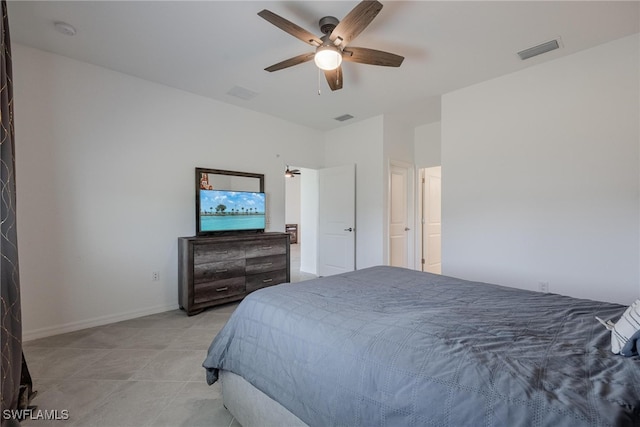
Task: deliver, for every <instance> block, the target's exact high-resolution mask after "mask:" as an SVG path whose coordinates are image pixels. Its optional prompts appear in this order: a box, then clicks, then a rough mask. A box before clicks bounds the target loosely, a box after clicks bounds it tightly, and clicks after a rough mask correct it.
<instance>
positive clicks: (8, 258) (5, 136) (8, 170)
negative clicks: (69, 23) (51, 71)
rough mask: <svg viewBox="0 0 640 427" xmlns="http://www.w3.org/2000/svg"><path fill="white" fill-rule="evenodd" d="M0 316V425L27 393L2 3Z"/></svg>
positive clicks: (25, 399) (23, 402) (6, 422)
mask: <svg viewBox="0 0 640 427" xmlns="http://www.w3.org/2000/svg"><path fill="white" fill-rule="evenodd" d="M0 33H1V34H0V37H1V38H2V40H1V41H0V50H1V51H0V119H1V124H0V183H1V186H0V299H1V301H0V302H1V305H0V321H1V322H2V325H1V328H2V329H1V336H0V345H1V350H2V371H1V372H0V375H1V377H0V379H1V380H2V381H1V382H2V396H1V399H0V400H1V405H0V409H1V411H0V419H1V420H2V426H11V425H17V423H18V421H17V419H16V417H14V416H6V412H5V411H6V410H18V409H26V407H27V406H28V405H29V401H30V399H31V397H32V393H31V387H32V385H31V377H30V375H29V370H28V369H27V365H26V362H25V360H24V357H23V354H22V323H21V316H20V276H19V274H18V241H17V240H18V239H17V233H16V181H15V157H14V153H15V150H14V147H15V140H14V127H13V78H12V71H11V66H12V64H11V40H10V37H9V19H8V16H7V2H6V0H2V21H1V22H0Z"/></svg>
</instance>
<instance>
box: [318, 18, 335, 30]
mask: <svg viewBox="0 0 640 427" xmlns="http://www.w3.org/2000/svg"><path fill="white" fill-rule="evenodd" d="M339 23H340V21H338V18H336V17H335V16H325V17H324V18H321V19H320V22H319V23H318V24H319V25H320V31H322V33H323V34H331V31H333V29H334V28H335V27H336V25H338V24H339Z"/></svg>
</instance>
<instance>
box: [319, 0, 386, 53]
mask: <svg viewBox="0 0 640 427" xmlns="http://www.w3.org/2000/svg"><path fill="white" fill-rule="evenodd" d="M380 10H382V4H381V3H380V2H379V1H376V0H373V1H370V0H364V1H362V2H360V3H359V4H358V5H357V6H356V7H354V8H353V9H352V10H351V12H349V13H347V16H345V17H344V18H343V19H342V21H340V23H339V24H338V25H336V28H334V29H333V31H332V32H331V35H330V36H329V39H330V40H331V41H332V42H334V43H335V44H336V45H337V46H343V47H344V46H346V45H348V44H349V42H350V41H351V40H353V39H355V38H356V36H357V35H358V34H360V33H361V32H362V30H364V29H365V28H367V26H368V25H369V24H370V23H371V21H373V18H375V17H376V16H377V15H378V13H379V12H380ZM337 39H340V40H341V41H339V43H336V40H337Z"/></svg>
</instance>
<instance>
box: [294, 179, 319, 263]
mask: <svg viewBox="0 0 640 427" xmlns="http://www.w3.org/2000/svg"><path fill="white" fill-rule="evenodd" d="M300 172H301V174H300V225H299V226H298V238H299V239H300V240H299V241H300V242H301V243H300V245H301V246H300V271H303V272H305V273H311V274H318V222H319V218H318V212H319V210H320V206H319V205H318V203H319V200H318V193H319V188H318V186H319V178H318V171H317V170H314V169H306V168H301V169H300Z"/></svg>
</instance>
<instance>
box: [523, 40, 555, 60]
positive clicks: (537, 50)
mask: <svg viewBox="0 0 640 427" xmlns="http://www.w3.org/2000/svg"><path fill="white" fill-rule="evenodd" d="M559 47H560V44H559V43H558V40H551V41H549V42H546V43H542V44H539V45H537V46H533V47H530V48H529V49H525V50H521V51H520V52H518V56H519V57H520V59H522V60H525V59H529V58H532V57H534V56H538V55H541V54H543V53H547V52H551V51H552V50H556V49H558V48H559Z"/></svg>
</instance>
